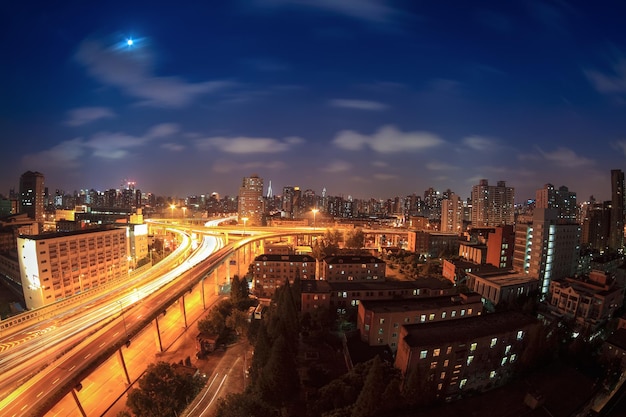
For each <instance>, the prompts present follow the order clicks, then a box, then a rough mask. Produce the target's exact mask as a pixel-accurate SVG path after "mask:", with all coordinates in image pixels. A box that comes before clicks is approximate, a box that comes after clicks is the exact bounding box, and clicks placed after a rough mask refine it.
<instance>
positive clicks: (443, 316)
mask: <svg viewBox="0 0 626 417" xmlns="http://www.w3.org/2000/svg"><path fill="white" fill-rule="evenodd" d="M441 318H442V319H445V318H446V312H445V311H443V312H442V313H441Z"/></svg>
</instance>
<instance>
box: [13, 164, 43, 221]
mask: <svg viewBox="0 0 626 417" xmlns="http://www.w3.org/2000/svg"><path fill="white" fill-rule="evenodd" d="M44 200H45V187H44V175H43V174H42V173H41V172H33V171H27V172H25V173H23V174H22V176H21V177H20V197H19V204H20V209H19V210H20V213H26V214H28V217H30V218H31V219H33V220H35V221H36V222H42V223H43V221H44Z"/></svg>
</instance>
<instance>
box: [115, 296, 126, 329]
mask: <svg viewBox="0 0 626 417" xmlns="http://www.w3.org/2000/svg"><path fill="white" fill-rule="evenodd" d="M117 303H118V304H119V305H120V312H121V313H122V322H123V323H124V333H126V337H127V338H128V328H127V327H126V316H124V308H123V306H122V302H121V301H119V300H118V301H117Z"/></svg>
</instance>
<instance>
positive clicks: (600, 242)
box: [580, 201, 611, 251]
mask: <svg viewBox="0 0 626 417" xmlns="http://www.w3.org/2000/svg"><path fill="white" fill-rule="evenodd" d="M588 206H589V207H587V210H585V215H584V217H583V221H582V235H581V240H580V242H581V243H582V244H583V245H585V247H587V248H590V249H594V250H597V251H604V250H606V248H607V246H608V240H609V234H610V230H609V229H610V226H611V202H610V201H605V202H603V203H590V204H589V205H588Z"/></svg>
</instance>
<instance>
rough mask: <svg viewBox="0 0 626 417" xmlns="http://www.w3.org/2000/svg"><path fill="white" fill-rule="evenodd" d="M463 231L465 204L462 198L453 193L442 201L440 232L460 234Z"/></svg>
mask: <svg viewBox="0 0 626 417" xmlns="http://www.w3.org/2000/svg"><path fill="white" fill-rule="evenodd" d="M462 230H463V202H462V201H461V198H460V197H459V196H458V195H456V194H454V193H451V194H450V195H449V197H448V198H446V199H444V200H442V201H441V228H440V231H442V232H448V233H460V232H461V231H462Z"/></svg>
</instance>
